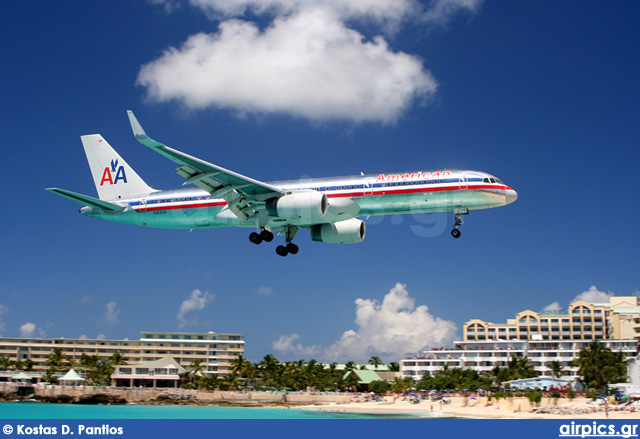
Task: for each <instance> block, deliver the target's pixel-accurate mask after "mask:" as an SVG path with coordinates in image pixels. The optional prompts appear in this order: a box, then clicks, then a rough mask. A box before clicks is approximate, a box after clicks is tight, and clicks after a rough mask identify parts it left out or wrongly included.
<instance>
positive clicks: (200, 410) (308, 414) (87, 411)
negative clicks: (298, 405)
mask: <svg viewBox="0 0 640 439" xmlns="http://www.w3.org/2000/svg"><path fill="white" fill-rule="evenodd" d="M436 417H438V416H434V415H431V414H430V413H426V412H425V413H424V415H416V414H413V413H406V414H402V413H401V414H398V413H394V414H384V413H376V414H372V413H355V412H322V411H315V410H299V409H292V408H266V407H217V406H182V405H78V404H50V403H40V402H2V403H0V419H412V418H413V419H416V418H436Z"/></svg>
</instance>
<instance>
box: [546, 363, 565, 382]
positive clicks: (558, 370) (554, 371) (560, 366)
mask: <svg viewBox="0 0 640 439" xmlns="http://www.w3.org/2000/svg"><path fill="white" fill-rule="evenodd" d="M549 369H551V375H552V376H553V377H554V378H560V377H562V372H564V363H563V362H562V361H552V362H551V363H549Z"/></svg>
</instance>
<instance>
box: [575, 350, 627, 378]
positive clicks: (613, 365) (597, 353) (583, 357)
mask: <svg viewBox="0 0 640 439" xmlns="http://www.w3.org/2000/svg"><path fill="white" fill-rule="evenodd" d="M573 365H574V366H576V367H578V368H579V369H578V375H580V377H581V381H582V382H583V383H584V384H586V385H587V386H588V387H589V388H592V389H605V390H606V389H607V388H608V385H609V383H619V382H624V381H626V379H627V366H626V360H625V355H624V353H623V352H613V351H611V349H609V348H608V347H606V346H605V345H604V344H603V343H600V342H599V341H597V340H592V341H591V342H590V343H589V345H588V346H587V347H585V348H583V349H581V350H580V353H579V354H578V358H576V359H575V360H573Z"/></svg>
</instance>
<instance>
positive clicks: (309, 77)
mask: <svg viewBox="0 0 640 439" xmlns="http://www.w3.org/2000/svg"><path fill="white" fill-rule="evenodd" d="M152 2H153V3H156V4H164V5H165V6H167V7H168V10H170V9H172V7H173V6H172V5H173V4H175V3H174V2H173V1H170V0H167V1H164V2H163V1H161V0H153V1H152ZM190 3H191V5H192V6H194V7H196V8H199V9H201V10H203V11H204V12H205V13H206V14H207V15H208V16H209V17H210V18H211V19H215V20H225V21H222V22H221V23H220V24H219V28H218V32H217V33H214V34H206V33H197V34H195V35H192V36H190V37H189V38H188V39H187V40H186V41H185V42H184V43H183V44H182V46H180V47H178V48H175V47H172V48H169V49H167V50H166V51H165V52H164V54H163V55H162V56H161V57H160V58H158V59H156V60H154V61H152V62H150V63H148V64H146V65H144V66H142V68H141V70H140V72H139V75H138V79H137V83H138V84H139V85H141V86H143V87H145V88H146V89H147V96H148V98H149V99H150V100H152V101H156V102H169V101H175V102H179V103H182V104H183V105H184V106H185V107H187V108H189V109H196V110H197V109H204V108H224V109H232V110H235V111H238V112H239V114H244V113H285V114H291V115H294V116H300V117H303V118H307V119H310V120H337V119H340V120H349V121H355V122H362V121H374V122H382V123H392V122H394V121H395V120H397V119H398V118H399V117H400V116H401V115H402V113H403V112H404V111H406V110H407V109H408V108H410V107H411V106H412V105H414V104H415V103H420V102H425V101H426V100H428V99H429V98H431V97H432V96H433V95H434V94H435V92H436V90H437V87H438V84H437V81H436V79H435V78H434V77H433V75H432V74H431V73H430V72H429V70H427V69H426V68H425V67H424V65H423V61H422V60H421V59H420V58H418V57H417V56H415V55H411V54H407V53H403V52H400V51H394V50H392V49H391V48H390V47H389V45H388V43H387V41H386V40H385V39H384V38H383V37H381V36H377V37H374V38H372V39H367V38H365V37H364V35H363V34H362V33H361V32H359V31H357V30H356V29H355V27H356V26H357V24H358V22H359V21H361V20H366V22H367V24H368V26H367V28H368V29H371V26H373V29H375V27H376V26H378V28H379V29H380V30H382V31H383V32H384V31H387V32H393V31H396V30H397V29H399V28H400V27H401V26H402V25H403V24H404V23H407V22H421V23H427V24H429V25H434V24H436V25H444V24H446V23H447V22H448V21H449V20H450V19H451V17H453V16H454V15H456V14H457V13H458V12H460V11H468V12H475V11H477V9H478V8H479V5H480V3H481V0H433V1H431V2H428V3H427V4H426V5H424V6H423V5H422V4H421V3H420V2H418V1H416V0H335V1H331V2H327V1H325V0H238V1H233V2H230V1H228V0H191V2H190ZM246 12H251V13H253V14H256V15H259V16H262V17H264V16H267V17H269V18H270V17H275V18H273V21H272V22H271V23H270V24H269V25H268V26H266V27H265V28H263V29H260V28H259V27H258V26H257V25H256V24H254V23H251V22H248V21H243V20H240V19H237V17H242V16H243V15H244V14H245V13H246Z"/></svg>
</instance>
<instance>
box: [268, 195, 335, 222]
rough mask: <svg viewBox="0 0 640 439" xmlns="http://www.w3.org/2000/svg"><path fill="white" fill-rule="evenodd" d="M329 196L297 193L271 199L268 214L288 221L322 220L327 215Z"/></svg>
mask: <svg viewBox="0 0 640 439" xmlns="http://www.w3.org/2000/svg"><path fill="white" fill-rule="evenodd" d="M328 206H329V202H328V201H327V196H326V195H325V194H321V193H320V192H315V191H312V192H297V193H295V192H294V193H292V194H288V195H283V196H282V197H280V198H270V199H268V200H267V202H266V208H267V213H268V214H269V215H271V216H277V217H278V218H286V219H306V220H314V219H320V218H322V217H323V216H324V215H325V214H326V213H327V207H328Z"/></svg>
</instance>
